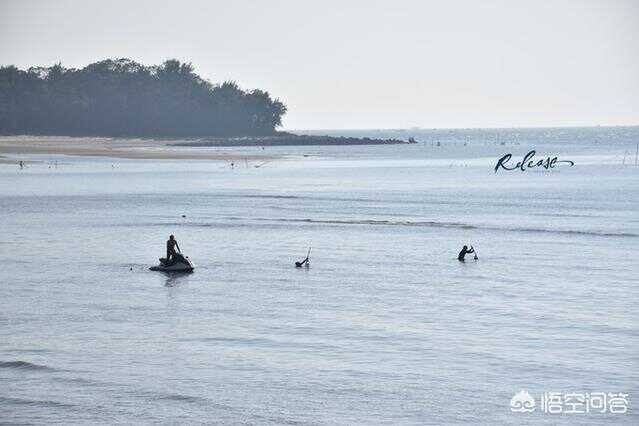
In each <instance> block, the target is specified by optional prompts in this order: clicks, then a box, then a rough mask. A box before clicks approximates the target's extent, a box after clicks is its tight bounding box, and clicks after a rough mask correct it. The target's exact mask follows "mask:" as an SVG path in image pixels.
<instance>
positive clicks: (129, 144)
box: [0, 136, 275, 163]
mask: <svg viewBox="0 0 639 426" xmlns="http://www.w3.org/2000/svg"><path fill="white" fill-rule="evenodd" d="M180 142H186V141H181V140H175V139H171V140H157V139H125V138H122V139H120V138H101V137H69V136H0V163H15V162H17V161H18V160H19V159H15V158H7V157H6V155H7V154H8V155H11V156H13V157H15V156H19V155H21V154H24V155H29V154H52V155H74V156H85V157H112V158H126V159H138V160H144V159H148V160H209V161H216V160H217V161H236V160H244V159H246V160H271V159H274V158H275V157H274V156H272V155H240V154H236V153H232V152H224V153H222V152H211V151H210V150H203V149H197V150H194V149H192V148H188V149H185V148H183V147H176V146H172V145H173V144H176V143H180Z"/></svg>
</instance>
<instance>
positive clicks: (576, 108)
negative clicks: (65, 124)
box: [0, 0, 639, 130]
mask: <svg viewBox="0 0 639 426" xmlns="http://www.w3.org/2000/svg"><path fill="white" fill-rule="evenodd" d="M123 57H126V58H131V59H133V60H136V61H139V62H142V63H144V64H147V65H151V64H157V63H160V62H162V61H164V60H166V59H169V58H176V59H179V60H181V61H185V62H191V63H192V64H193V65H194V66H195V69H196V72H197V73H198V74H199V75H201V76H202V77H205V78H207V79H209V80H210V81H212V82H221V81H225V80H235V81H237V82H238V83H239V84H240V85H241V86H242V87H243V88H245V89H253V88H260V89H264V90H268V91H269V93H271V95H272V96H274V97H277V98H279V99H280V100H282V101H283V102H284V103H285V104H286V105H287V106H288V110H289V112H288V113H287V115H286V117H285V118H284V128H285V129H292V130H295V129H367V128H409V127H422V128H468V127H538V126H583V125H590V126H594V125H639V0H598V1H593V0H572V1H570V0H556V1H540V0H510V1H506V0H504V1H497V0H484V1H481V0H447V1H443V0H442V1H428V0H414V1H413V0H386V1H377V0H339V1H334V0H321V1H320V0H317V1H309V0H268V1H266V0H262V1H260V0H254V1H249V0H233V1H231V0H226V1H217V0H209V1H187V0H181V1H161V0H155V1H146V0H142V1H132V0H127V1H122V0H111V1H92V0H84V1H79V0H78V1H71V0H55V1H44V0H42V1H40V0H38V1H35V0H0V65H16V66H18V67H20V68H28V67H30V66H36V65H52V64H54V63H57V62H62V64H63V65H65V66H67V67H75V68H79V67H83V66H85V65H87V64H89V63H92V62H95V61H98V60H101V59H105V58H123Z"/></svg>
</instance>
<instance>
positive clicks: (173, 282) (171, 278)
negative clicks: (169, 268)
mask: <svg viewBox="0 0 639 426" xmlns="http://www.w3.org/2000/svg"><path fill="white" fill-rule="evenodd" d="M189 275H190V273H188V272H172V273H170V274H166V279H165V280H164V287H175V286H177V285H179V284H183V283H186V282H188V277H189Z"/></svg>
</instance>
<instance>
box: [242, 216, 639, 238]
mask: <svg viewBox="0 0 639 426" xmlns="http://www.w3.org/2000/svg"><path fill="white" fill-rule="evenodd" d="M254 220H266V221H268V220H271V221H278V222H297V223H317V224H332V225H378V226H417V227H419V226H423V227H435V228H458V229H487V230H492V231H507V232H540V233H550V234H568V235H590V236H598V237H639V235H638V234H633V233H630V232H604V231H580V230H573V229H547V228H513V227H499V226H489V225H487V226H483V225H471V224H468V223H461V222H437V221H393V220H373V219H363V220H339V219H329V220H323V219H265V218H261V219H254Z"/></svg>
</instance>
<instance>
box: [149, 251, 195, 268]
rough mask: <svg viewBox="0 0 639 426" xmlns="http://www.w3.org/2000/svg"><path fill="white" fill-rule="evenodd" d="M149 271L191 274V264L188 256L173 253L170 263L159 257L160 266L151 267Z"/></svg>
mask: <svg viewBox="0 0 639 426" xmlns="http://www.w3.org/2000/svg"><path fill="white" fill-rule="evenodd" d="M149 269H150V270H151V271H160V272H193V264H192V263H191V261H190V260H189V257H188V256H183V255H182V254H181V253H174V254H173V257H172V259H171V260H170V261H167V260H166V258H165V257H161V258H160V264H159V265H157V266H151V267H150V268H149Z"/></svg>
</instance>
